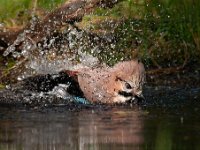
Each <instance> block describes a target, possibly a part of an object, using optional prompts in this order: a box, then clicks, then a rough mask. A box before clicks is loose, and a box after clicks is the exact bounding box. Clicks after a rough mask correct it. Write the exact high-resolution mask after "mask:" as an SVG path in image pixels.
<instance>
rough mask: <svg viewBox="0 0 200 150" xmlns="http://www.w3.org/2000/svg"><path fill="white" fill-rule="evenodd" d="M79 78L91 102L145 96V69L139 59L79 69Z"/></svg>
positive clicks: (118, 100)
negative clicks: (109, 65) (111, 65)
mask: <svg viewBox="0 0 200 150" xmlns="http://www.w3.org/2000/svg"><path fill="white" fill-rule="evenodd" d="M76 73H77V80H78V83H79V85H80V88H81V90H82V91H83V93H84V96H85V97H86V99H87V100H89V101H90V102H101V103H124V102H126V101H129V100H134V99H135V98H143V96H142V86H143V84H144V82H145V69H144V66H143V64H142V63H141V62H140V61H139V60H131V61H124V62H120V63H118V64H116V65H115V66H113V67H104V68H96V69H91V68H83V69H79V70H77V72H76Z"/></svg>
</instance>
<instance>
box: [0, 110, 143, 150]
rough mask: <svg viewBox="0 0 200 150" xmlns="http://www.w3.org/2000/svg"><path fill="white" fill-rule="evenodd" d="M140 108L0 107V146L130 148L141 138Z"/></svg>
mask: <svg viewBox="0 0 200 150" xmlns="http://www.w3.org/2000/svg"><path fill="white" fill-rule="evenodd" d="M141 115H142V112H141V111H139V110H135V109H126V110H121V109H116V110H115V109H112V110H106V111H105V110H104V111H102V110H101V111H100V110H99V111H94V110H84V111H81V112H69V111H62V112H57V111H52V110H50V111H45V112H32V111H16V110H14V111H12V112H11V111H8V110H5V109H4V110H2V109H1V111H0V149H4V150H6V149H42V150H43V149H48V150H49V149H110V148H111V147H112V149H132V148H133V147H138V146H139V145H141V144H142V142H143V137H142V134H141V131H142V127H143V125H142V124H143V123H142V117H141Z"/></svg>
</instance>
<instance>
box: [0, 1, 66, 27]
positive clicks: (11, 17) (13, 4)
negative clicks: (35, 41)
mask: <svg viewBox="0 0 200 150" xmlns="http://www.w3.org/2000/svg"><path fill="white" fill-rule="evenodd" d="M63 2H64V0H51V1H49V0H9V1H8V0H0V22H3V23H5V24H6V26H9V27H15V26H21V25H24V24H26V23H27V21H28V20H30V18H31V15H33V13H35V12H34V11H36V12H37V11H39V13H41V12H42V11H44V10H51V9H54V8H55V7H56V6H58V4H61V3H63Z"/></svg>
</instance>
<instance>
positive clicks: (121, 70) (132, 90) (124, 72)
mask: <svg viewBox="0 0 200 150" xmlns="http://www.w3.org/2000/svg"><path fill="white" fill-rule="evenodd" d="M112 72H113V75H114V77H113V78H115V89H114V92H115V95H116V96H115V98H114V100H113V101H114V102H127V101H133V102H135V101H140V100H143V99H144V97H143V94H142V88H143V84H144V83H145V69H144V65H143V64H142V62H141V61H139V60H131V61H124V62H120V63H118V64H116V65H115V66H114V67H113V68H112Z"/></svg>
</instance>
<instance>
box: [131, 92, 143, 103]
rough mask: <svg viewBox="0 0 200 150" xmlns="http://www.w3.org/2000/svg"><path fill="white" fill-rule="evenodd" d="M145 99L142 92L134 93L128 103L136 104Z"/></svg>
mask: <svg viewBox="0 0 200 150" xmlns="http://www.w3.org/2000/svg"><path fill="white" fill-rule="evenodd" d="M144 100H145V98H144V96H143V95H142V94H138V95H134V96H133V98H132V99H131V100H130V101H129V102H130V103H134V104H138V103H141V102H143V101H144Z"/></svg>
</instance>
